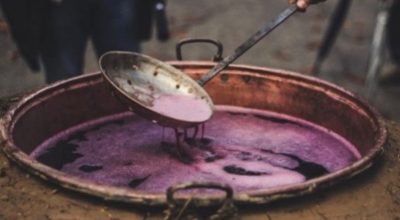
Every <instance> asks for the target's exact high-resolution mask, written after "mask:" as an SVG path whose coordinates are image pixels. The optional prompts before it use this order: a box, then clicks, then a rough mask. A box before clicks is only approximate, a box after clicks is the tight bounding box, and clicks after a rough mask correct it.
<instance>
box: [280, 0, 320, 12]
mask: <svg viewBox="0 0 400 220" xmlns="http://www.w3.org/2000/svg"><path fill="white" fill-rule="evenodd" d="M288 1H289V4H296V5H297V7H298V8H300V9H303V10H305V9H306V8H307V7H308V6H309V5H310V4H316V3H319V2H323V1H325V0H288Z"/></svg>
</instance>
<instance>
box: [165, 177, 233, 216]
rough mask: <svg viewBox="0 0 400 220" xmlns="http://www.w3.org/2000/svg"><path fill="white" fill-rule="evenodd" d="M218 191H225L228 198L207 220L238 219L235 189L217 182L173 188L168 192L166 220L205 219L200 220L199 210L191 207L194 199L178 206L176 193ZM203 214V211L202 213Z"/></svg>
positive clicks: (180, 185) (192, 183) (188, 183)
mask: <svg viewBox="0 0 400 220" xmlns="http://www.w3.org/2000/svg"><path fill="white" fill-rule="evenodd" d="M196 188H202V189H217V190H222V191H225V193H226V196H225V199H223V200H222V201H221V206H220V207H219V208H218V209H217V210H216V211H215V212H214V213H210V214H211V215H209V216H207V217H206V219H209V220H225V219H229V220H232V219H236V217H237V208H236V206H235V205H234V203H233V200H232V198H233V189H232V188H231V187H230V186H229V185H227V184H222V183H216V182H187V183H182V184H177V185H174V186H171V187H169V188H168V190H167V202H168V210H166V211H165V213H166V216H165V218H164V220H172V219H174V220H177V219H203V218H204V216H203V217H202V218H198V215H199V213H196V212H198V211H199V210H198V209H196V208H194V209H193V207H191V206H190V203H191V201H192V198H188V199H187V200H186V201H185V202H184V203H183V204H178V201H177V200H175V198H174V193H175V192H177V191H179V190H185V189H196ZM200 212H201V211H200Z"/></svg>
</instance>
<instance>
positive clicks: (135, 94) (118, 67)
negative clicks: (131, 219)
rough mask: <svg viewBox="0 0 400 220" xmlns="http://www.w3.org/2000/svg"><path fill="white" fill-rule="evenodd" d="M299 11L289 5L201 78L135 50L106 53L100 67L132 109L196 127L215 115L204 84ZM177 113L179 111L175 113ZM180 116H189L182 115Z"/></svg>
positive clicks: (168, 122) (167, 123) (174, 124)
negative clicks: (195, 78)
mask: <svg viewBox="0 0 400 220" xmlns="http://www.w3.org/2000/svg"><path fill="white" fill-rule="evenodd" d="M296 11H297V6H296V5H291V6H289V7H288V8H287V9H285V10H284V11H283V12H281V13H280V14H279V15H278V16H276V17H275V18H273V19H272V20H271V21H270V22H269V23H268V24H266V25H265V26H263V27H262V28H261V29H260V30H258V31H257V32H256V33H255V34H253V35H252V36H251V37H250V38H249V39H248V40H247V41H245V42H244V43H243V44H242V45H240V46H239V47H238V48H237V49H236V50H235V51H234V53H233V54H232V55H230V56H227V57H225V58H224V59H223V60H222V61H220V62H219V63H217V65H216V66H215V67H214V68H212V69H211V70H210V71H209V72H208V73H207V74H206V75H205V76H204V77H202V78H201V79H200V80H198V81H195V80H193V79H192V78H190V77H189V76H187V75H186V74H185V73H183V72H182V71H180V70H178V69H176V68H174V67H172V66H171V65H169V64H166V63H164V62H162V61H159V60H157V59H154V58H152V57H149V56H146V55H143V54H139V53H133V52H124V51H110V52H107V53H105V54H103V55H102V56H101V57H100V59H99V64H100V69H101V71H102V73H103V76H104V78H105V79H106V81H107V82H108V83H109V85H111V88H112V91H113V94H114V95H115V96H116V97H117V98H118V99H120V100H121V101H122V102H123V103H124V104H126V105H127V106H128V107H129V109H130V110H131V111H133V112H135V113H137V114H139V115H141V116H142V117H144V118H147V119H150V120H152V121H153V122H155V123H158V124H160V125H162V126H167V127H181V128H187V127H193V126H196V125H198V124H200V123H204V122H205V121H207V120H208V119H210V118H211V116H212V114H213V108H214V106H213V102H212V99H211V98H210V96H209V95H208V94H207V92H206V91H205V90H204V89H203V87H202V86H203V85H205V84H206V83H207V82H208V81H210V80H211V79H212V78H214V77H215V76H216V75H217V74H218V73H220V72H221V71H222V70H223V69H225V68H226V67H227V66H228V65H229V64H231V63H232V62H233V61H235V60H236V59H237V58H239V57H240V56H241V55H242V54H243V53H245V52H246V51H247V50H248V49H250V48H251V47H252V46H254V45H255V44H256V43H257V42H258V41H260V40H261V39H262V38H263V37H265V36H266V35H267V34H268V33H270V32H271V31H272V30H274V29H275V28H276V27H278V26H279V25H280V24H281V23H283V22H284V21H285V20H286V19H287V18H289V17H290V16H291V15H293V14H294V13H295V12H296ZM163 97H168V98H170V99H169V100H167V101H166V102H164V104H165V105H166V106H165V108H157V104H155V103H157V102H158V101H159V100H161V99H163ZM176 100H178V101H176ZM179 100H184V101H182V102H180V101H179ZM185 100H186V101H188V100H189V102H186V101H185ZM164 104H163V105H164ZM180 105H181V106H180ZM185 105H186V106H185ZM167 108H171V109H172V112H169V113H165V112H164V111H163V110H165V109H167ZM193 108H195V109H193ZM197 111H202V112H203V113H202V114H201V117H200V116H199V117H190V114H188V115H187V114H186V113H192V112H197ZM175 112H179V114H174V113H175ZM180 115H186V116H185V117H178V116H180Z"/></svg>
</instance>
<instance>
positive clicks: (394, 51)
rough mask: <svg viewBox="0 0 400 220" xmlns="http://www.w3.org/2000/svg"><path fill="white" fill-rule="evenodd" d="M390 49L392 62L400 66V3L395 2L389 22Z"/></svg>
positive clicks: (396, 0)
mask: <svg viewBox="0 0 400 220" xmlns="http://www.w3.org/2000/svg"><path fill="white" fill-rule="evenodd" d="M388 47H389V53H390V56H391V58H392V60H393V61H394V62H395V63H396V64H397V65H400V1H398V0H395V1H394V2H393V6H392V8H391V9H390V16H389V21H388Z"/></svg>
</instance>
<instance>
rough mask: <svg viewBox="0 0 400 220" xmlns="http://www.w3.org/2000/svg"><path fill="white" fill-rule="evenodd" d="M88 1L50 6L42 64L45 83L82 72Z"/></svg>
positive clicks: (71, 1) (74, 0)
mask: <svg viewBox="0 0 400 220" xmlns="http://www.w3.org/2000/svg"><path fill="white" fill-rule="evenodd" d="M86 5H87V0H64V1H62V2H61V3H53V5H52V10H51V16H50V20H49V24H48V28H47V32H46V36H45V43H44V46H43V47H44V48H43V49H42V60H43V64H44V68H45V73H46V81H47V83H51V82H54V81H57V80H61V79H65V78H69V77H72V76H76V75H78V74H80V73H81V72H82V68H83V63H84V52H85V48H86V42H87V36H88V34H87V33H88V30H87V28H88V21H87V20H86V17H88V15H87V13H88V11H87V6H86Z"/></svg>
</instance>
